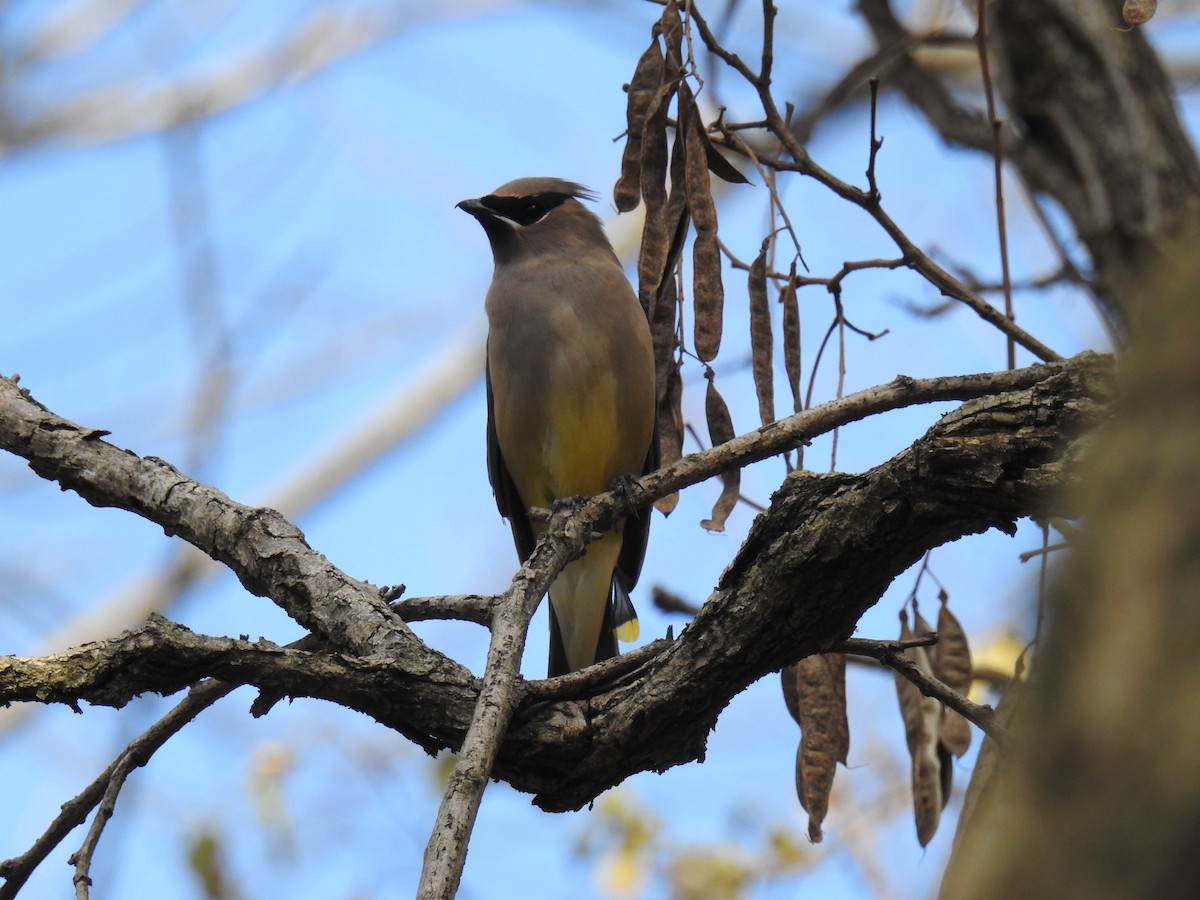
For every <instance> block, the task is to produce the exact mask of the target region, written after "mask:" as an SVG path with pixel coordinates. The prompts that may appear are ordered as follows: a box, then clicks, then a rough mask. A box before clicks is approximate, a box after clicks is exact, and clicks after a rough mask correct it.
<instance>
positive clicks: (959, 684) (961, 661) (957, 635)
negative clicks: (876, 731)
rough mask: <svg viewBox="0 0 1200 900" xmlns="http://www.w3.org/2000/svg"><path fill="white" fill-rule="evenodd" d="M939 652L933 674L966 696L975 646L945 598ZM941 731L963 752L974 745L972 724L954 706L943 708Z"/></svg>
mask: <svg viewBox="0 0 1200 900" xmlns="http://www.w3.org/2000/svg"><path fill="white" fill-rule="evenodd" d="M937 630H938V644H937V647H938V652H937V660H936V664H935V665H934V669H933V674H934V675H936V676H937V677H938V679H939V680H940V681H942V682H944V683H945V684H946V685H947V686H948V687H951V688H953V689H954V690H956V691H958V692H959V693H960V694H963V695H964V696H965V695H966V694H967V693H968V692H969V691H970V690H971V648H970V647H969V646H968V644H967V635H966V633H965V632H964V631H963V627H962V625H961V624H960V623H959V621H958V619H957V618H956V617H955V616H954V613H952V612H950V608H949V607H948V606H947V605H946V604H945V602H944V601H943V603H942V608H941V609H940V610H939V611H938V627H937ZM938 733H939V735H940V736H941V741H942V743H943V744H944V745H945V746H946V749H947V750H949V751H950V752H951V753H953V754H954V755H955V756H962V755H963V754H964V753H966V752H967V750H968V749H969V748H970V746H971V725H970V723H969V722H967V720H966V719H964V718H963V717H962V716H960V715H959V714H958V713H956V712H955V711H954V710H952V709H946V708H943V709H942V720H941V724H940V725H939V726H938Z"/></svg>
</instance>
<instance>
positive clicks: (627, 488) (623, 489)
mask: <svg viewBox="0 0 1200 900" xmlns="http://www.w3.org/2000/svg"><path fill="white" fill-rule="evenodd" d="M637 484H638V480H637V477H636V476H634V475H628V474H627V475H618V476H617V477H616V478H614V479H613V480H612V484H610V485H609V486H608V489H609V490H610V491H612V492H613V493H614V494H616V495H617V499H618V500H620V501H621V505H622V506H624V507H625V509H626V510H627V511H628V512H629V514H630V515H635V514H636V513H637V504H636V503H635V502H634V499H635V497H636V496H637Z"/></svg>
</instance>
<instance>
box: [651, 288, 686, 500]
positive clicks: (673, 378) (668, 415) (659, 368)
mask: <svg viewBox="0 0 1200 900" xmlns="http://www.w3.org/2000/svg"><path fill="white" fill-rule="evenodd" d="M678 305H679V299H678V294H677V292H676V290H675V278H674V277H673V276H670V275H669V276H668V277H667V279H666V282H665V283H664V284H663V290H662V293H661V296H659V298H658V301H657V303H656V304H655V307H654V319H653V321H651V323H650V334H651V336H652V337H653V339H654V373H655V396H656V398H657V402H658V454H659V465H660V466H667V465H670V464H671V463H673V462H675V460H677V459H679V457H680V455H681V454H682V452H683V379H682V378H681V377H680V375H679V360H678V358H677V357H676V347H677V345H678V343H679V338H678V334H677V333H676V330H675V315H676V307H677V306H678ZM677 503H679V493H678V492H676V493H673V494H668V495H667V496H666V497H663V498H661V499H659V500H657V501H655V503H654V506H655V508H656V509H658V511H659V512H661V513H662V514H663V515H664V516H665V515H670V513H671V512H673V511H674V509H675V506H676V504H677Z"/></svg>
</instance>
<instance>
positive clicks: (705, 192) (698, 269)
mask: <svg viewBox="0 0 1200 900" xmlns="http://www.w3.org/2000/svg"><path fill="white" fill-rule="evenodd" d="M685 105H686V107H687V109H688V111H687V113H684V112H683V109H684V107H685ZM679 108H680V110H681V112H680V120H681V123H683V122H685V121H686V127H685V128H683V129H682V130H683V131H684V179H685V183H686V185H687V203H688V213H689V214H690V215H691V217H692V225H693V226H694V227H695V230H696V237H695V240H694V242H693V244H692V278H693V286H692V304H693V306H694V307H695V340H694V343H695V351H696V355H697V356H698V357H700V360H701V361H702V362H711V361H712V360H713V359H715V358H716V356H717V351H718V350H720V348H721V328H722V319H723V314H724V310H723V307H724V303H725V291H724V288H723V287H722V285H721V249H720V246H719V245H718V244H717V208H716V205H715V204H714V203H713V198H712V185H711V182H710V181H709V177H708V162H707V160H706V158H705V155H704V144H703V140H702V138H701V137H700V133H701V130H702V129H703V127H704V125H703V123H702V122H701V120H700V111H699V110H698V109H696V101H695V98H694V97H693V96H692V92H691V89H690V88H688V86H687V85H686V84H683V85H680V88H679Z"/></svg>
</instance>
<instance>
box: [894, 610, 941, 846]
mask: <svg viewBox="0 0 1200 900" xmlns="http://www.w3.org/2000/svg"><path fill="white" fill-rule="evenodd" d="M900 622H901V626H900V640H902V641H904V640H911V639H912V638H913V636H914V631H913V630H910V629H909V627H908V617H907V616H906V615H905V614H904V613H901V616H900ZM922 623H924V627H922ZM914 625H915V632H916V634H918V635H919V634H924V633H925V632H926V631H930V630H931V629H930V628H929V627H928V623H925V622H924V619H922V618H921V617H920V614H919V613H918V614H917V615H916V617H915V618H914ZM904 655H905V656H906V657H908V658H909V659H910V660H912V661H913V662H914V663H916V665H917V666H918V667H920V668H921V669H924V670H925V671H927V672H930V673H932V672H933V665H932V663H931V662H930V659H929V654H928V653H927V652H926V648H925V647H910V648H908V649H907V650H905V651H904ZM894 677H895V681H896V696H897V698H898V699H899V701H900V714H901V716H902V717H903V719H904V736H905V739H906V742H907V744H908V752H909V754H910V756H911V757H912V789H913V814H914V818H915V820H916V825H917V840H918V841H920V843H921V846H922V847H924V846H926V845H927V844H928V843H929V842H930V841H931V840H932V839H933V836H934V834H936V833H937V827H938V821H939V820H940V818H941V814H942V807H943V806H945V799H944V794H943V781H942V779H943V774H942V768H943V767H942V762H941V759H940V758H939V753H938V723H939V720H940V717H941V709H942V705H941V703H939V702H938V701H937V700H934V699H932V698H929V697H925V696H924V695H922V694H921V692H920V691H919V690H918V689H917V687H916V685H914V684H913V683H912V682H911V681H909V680H908V679H907V678H905V677H904V676H903V675H901V674H900V673H899V672H896V673H894Z"/></svg>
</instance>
